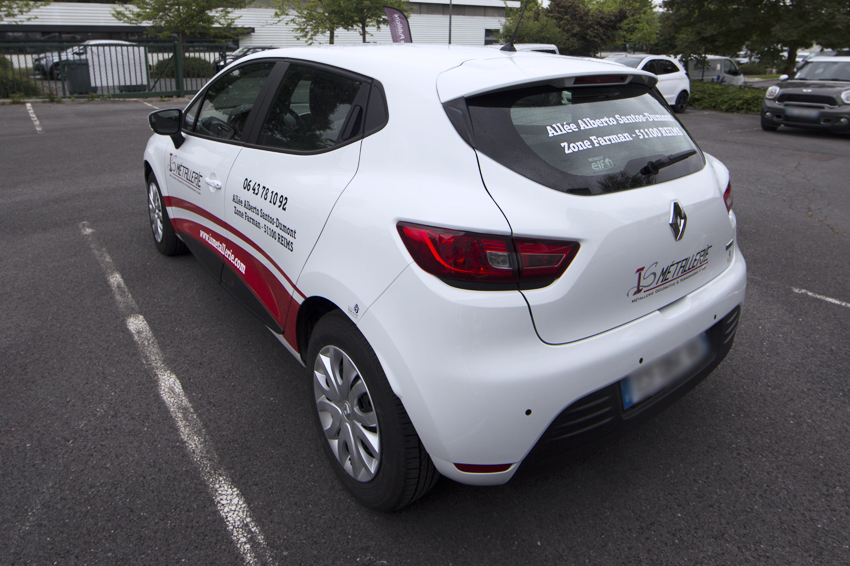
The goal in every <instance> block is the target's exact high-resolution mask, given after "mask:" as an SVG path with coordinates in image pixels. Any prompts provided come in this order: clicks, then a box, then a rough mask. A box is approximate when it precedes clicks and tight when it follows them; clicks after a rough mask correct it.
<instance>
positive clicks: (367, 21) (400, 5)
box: [343, 0, 410, 43]
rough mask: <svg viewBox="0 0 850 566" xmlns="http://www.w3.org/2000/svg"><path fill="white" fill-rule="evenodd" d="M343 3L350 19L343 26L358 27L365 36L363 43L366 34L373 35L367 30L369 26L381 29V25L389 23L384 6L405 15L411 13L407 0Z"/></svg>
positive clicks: (368, 0) (356, 0) (349, 28)
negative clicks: (346, 24)
mask: <svg viewBox="0 0 850 566" xmlns="http://www.w3.org/2000/svg"><path fill="white" fill-rule="evenodd" d="M343 3H344V5H345V7H346V12H347V14H348V19H349V22H347V23H348V24H349V25H348V26H343V27H344V28H345V29H346V30H351V29H357V30H358V31H359V32H360V36H361V37H362V38H363V43H366V36H367V35H371V34H369V33H368V32H367V31H366V28H367V27H368V26H375V27H376V28H377V29H381V26H385V25H387V24H388V23H389V22H388V20H387V13H386V12H385V11H384V6H388V7H390V8H395V9H396V10H399V11H401V12H404V15H405V16H409V15H410V9H409V8H408V7H407V2H405V0H345V1H344V2H343Z"/></svg>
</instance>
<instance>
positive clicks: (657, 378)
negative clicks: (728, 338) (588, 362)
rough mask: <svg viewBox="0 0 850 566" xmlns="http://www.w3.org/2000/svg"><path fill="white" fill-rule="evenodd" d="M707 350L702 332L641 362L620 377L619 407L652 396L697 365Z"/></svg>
mask: <svg viewBox="0 0 850 566" xmlns="http://www.w3.org/2000/svg"><path fill="white" fill-rule="evenodd" d="M710 353H711V346H710V344H709V342H708V335H707V334H706V333H705V332H703V333H702V334H700V335H699V336H697V337H696V338H694V339H693V340H689V341H688V342H686V343H684V344H682V345H681V346H679V347H678V348H676V349H675V350H673V351H672V352H669V353H667V354H665V355H664V356H662V357H660V358H658V359H657V360H653V361H652V362H649V363H647V364H644V365H642V366H641V367H640V368H638V369H637V370H635V371H633V372H632V373H631V374H630V375H628V376H626V377H625V378H623V379H622V380H621V381H620V391H621V392H622V394H623V409H628V408H629V407H631V406H632V405H635V404H637V403H640V402H641V401H643V400H644V399H648V398H649V397H652V396H653V395H655V394H656V393H658V392H659V391H661V390H662V389H665V388H666V387H667V386H669V385H670V384H672V383H674V382H675V381H677V380H678V379H680V378H682V377H684V376H685V375H687V374H688V373H690V372H692V371H693V370H694V369H696V368H697V367H699V366H700V365H701V364H702V363H703V362H704V361H705V359H706V358H707V357H708V356H709V354H710Z"/></svg>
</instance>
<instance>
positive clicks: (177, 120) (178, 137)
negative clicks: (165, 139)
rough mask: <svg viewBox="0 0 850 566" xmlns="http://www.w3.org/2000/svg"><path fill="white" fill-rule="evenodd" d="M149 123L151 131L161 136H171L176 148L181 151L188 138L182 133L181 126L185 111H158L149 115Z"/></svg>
mask: <svg viewBox="0 0 850 566" xmlns="http://www.w3.org/2000/svg"><path fill="white" fill-rule="evenodd" d="M148 122H149V123H150V125H151V130H153V131H154V133H156V134H159V135H161V136H170V137H171V141H173V142H174V147H175V148H176V149H179V148H180V146H181V145H183V142H184V141H185V139H186V138H184V137H183V134H182V133H181V132H180V124H181V123H182V122H183V111H182V110H179V109H176V108H175V109H169V110H157V111H156V112H151V113H150V114H148Z"/></svg>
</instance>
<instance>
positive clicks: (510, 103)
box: [466, 84, 705, 195]
mask: <svg viewBox="0 0 850 566" xmlns="http://www.w3.org/2000/svg"><path fill="white" fill-rule="evenodd" d="M466 102H467V107H468V108H469V116H470V118H471V121H472V127H473V131H474V137H475V144H476V148H477V149H478V150H479V151H481V152H482V153H484V154H485V155H487V156H488V157H490V158H492V159H494V160H495V161H497V162H499V163H501V164H502V165H504V166H505V167H508V168H509V169H512V170H513V171H516V172H517V173H519V174H521V175H524V176H525V177H528V178H530V179H532V180H534V181H537V182H538V183H540V184H543V185H545V186H547V187H550V188H553V189H556V190H559V191H563V192H569V193H572V194H578V195H597V194H604V193H613V192H618V191H624V190H628V189H634V188H638V187H644V186H647V185H652V184H655V183H660V182H664V181H669V180H671V179H676V178H679V177H682V176H685V175H689V174H691V173H694V172H696V171H699V170H700V169H702V168H703V166H704V165H705V162H704V159H703V156H702V154H701V153H700V151H699V148H698V147H697V145H696V144H695V143H694V141H693V140H692V139H691V137H690V135H689V134H688V132H687V131H686V130H685V128H684V126H682V124H681V123H679V121H678V120H677V119H676V118H675V117H674V116H673V115H672V114H671V113H670V112H669V111H668V110H667V108H666V106H665V104H664V103H663V102H662V99H660V96H659V95H658V94H656V93H654V92H652V91H651V90H650V89H649V88H647V87H645V86H642V85H631V84H625V85H616V86H582V87H570V88H564V89H558V88H554V87H539V88H530V89H522V90H513V91H507V92H500V93H495V94H490V95H483V96H478V97H474V98H470V99H467V101H466ZM684 154H688V156H687V157H684V158H681V160H679V161H677V162H675V163H673V164H671V165H667V166H663V167H661V168H659V169H657V170H656V172H655V174H648V173H646V171H647V169H646V168H647V165H648V163H649V162H657V161H658V160H661V159H662V158H665V157H667V156H669V155H684ZM650 169H653V168H650ZM642 170H643V172H642Z"/></svg>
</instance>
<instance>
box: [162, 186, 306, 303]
mask: <svg viewBox="0 0 850 566" xmlns="http://www.w3.org/2000/svg"><path fill="white" fill-rule="evenodd" d="M163 201H165V206H167V207H169V208H172V207H173V208H180V209H183V210H187V211H189V212H191V213H193V214H197V215H198V216H201V217H203V218H205V219H207V220H209V221H210V222H213V223H215V224H218V225H219V226H221V227H222V228H224V229H225V230H227V231H228V232H230V233H231V234H233V235H235V236H238V237H239V239H241V240H242V241H243V242H247V243H249V244H250V245H251V247H253V248H254V249H255V250H256V251H257V253H259V254H260V255H262V256H263V257H264V258H266V260H268V262H269V263H271V264H272V265H273V266H274V268H275V269H277V271H278V273H280V274H281V275H282V276H283V278H284V279H286V281H287V283H289V284H290V285H292V289H293V291H294V292H295V293H298V294H299V295H301V299H302V300H303V299H305V298H306V295H304V293H302V292H301V291H300V290H299V289H298V287H296V286H295V282H294V281H292V279H290V278H289V276H288V275H287V274H286V273H285V272H284V271H283V269H281V268H280V266H279V265H278V264H277V263H276V262H275V261H274V260H273V259H272V258H271V256H269V254H267V253H266V252H265V251H264V250H263V249H262V248H261V247H260V246H258V245H257V244H256V243H255V242H254V241H253V240H252V239H251V238H248V237H247V236H245V234H243V233H242V232H240V231H239V230H237V229H236V228H234V227H233V226H231V225H230V224H228V223H227V222H225V221H224V220H222V219H221V218H219V217H217V216H215V215H213V214H210V213H209V212H207V211H206V210H204V209H203V208H201V207H199V206H197V205H195V204H192V203H191V202H189V201H187V200H183V199H182V198H178V197H163ZM172 224H174V221H172ZM174 228H175V229H176V230H178V232H179V229H178V228H177V226H176V225H175V226H174Z"/></svg>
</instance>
